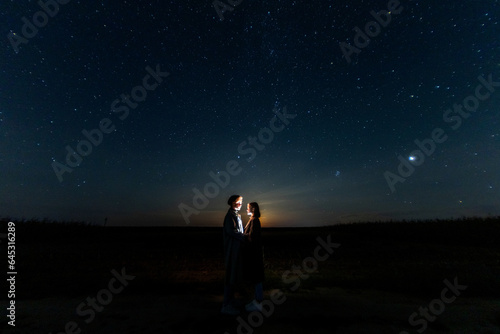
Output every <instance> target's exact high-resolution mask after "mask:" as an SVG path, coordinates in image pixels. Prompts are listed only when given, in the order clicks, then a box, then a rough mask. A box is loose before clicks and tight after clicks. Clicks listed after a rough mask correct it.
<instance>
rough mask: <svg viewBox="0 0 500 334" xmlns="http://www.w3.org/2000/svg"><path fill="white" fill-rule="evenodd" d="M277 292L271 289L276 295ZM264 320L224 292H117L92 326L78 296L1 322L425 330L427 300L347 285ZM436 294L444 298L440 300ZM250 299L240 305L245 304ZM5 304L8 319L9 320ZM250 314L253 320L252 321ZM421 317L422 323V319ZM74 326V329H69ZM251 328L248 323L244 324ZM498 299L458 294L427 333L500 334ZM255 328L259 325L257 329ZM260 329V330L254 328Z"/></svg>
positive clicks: (42, 327) (302, 296)
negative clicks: (229, 302)
mask: <svg viewBox="0 0 500 334" xmlns="http://www.w3.org/2000/svg"><path fill="white" fill-rule="evenodd" d="M271 293H272V291H266V293H265V297H266V298H270V295H271ZM285 296H286V299H285V300H284V301H283V303H282V304H280V305H275V304H273V306H274V309H273V310H271V311H268V312H267V317H266V316H265V315H258V314H253V318H252V316H251V315H249V314H248V313H242V314H241V316H240V317H230V316H223V315H221V314H220V313H219V311H220V307H221V303H222V295H213V294H207V293H203V292H201V293H200V294H198V293H188V294H186V293H184V294H182V295H181V294H173V295H155V294H145V295H141V294H137V293H135V294H127V293H126V292H123V293H121V294H119V295H116V296H115V297H114V298H113V300H112V301H111V302H110V303H109V304H108V305H106V306H105V308H104V309H103V310H102V312H96V315H95V318H94V319H93V320H92V321H90V322H89V323H88V324H87V323H86V322H85V320H86V319H87V320H88V319H89V318H88V317H82V316H79V315H77V313H76V308H77V306H78V305H79V304H80V303H82V301H84V300H85V299H86V298H87V296H81V297H75V298H72V299H66V300H63V299H60V298H45V299H40V300H20V301H18V303H17V304H18V305H17V318H16V326H15V328H13V327H11V326H7V321H6V320H3V321H2V328H3V329H4V330H3V333H30V334H33V333H52V334H56V333H57V334H59V333H75V334H79V333H95V334H99V333H103V334H104V333H106V334H110V333H123V334H126V333H130V334H132V333H137V334H143V333H226V332H227V333H247V334H248V333H339V334H344V333H345V334H347V333H356V334H363V333H366V334H369V333H401V332H404V331H406V332H408V333H419V332H418V331H417V330H421V329H422V326H421V325H419V326H411V325H410V324H409V322H408V318H409V316H410V315H411V314H412V313H413V312H417V311H418V309H419V307H420V306H422V307H425V306H428V305H429V303H430V300H429V299H421V298H417V297H409V296H405V295H401V294H395V293H388V292H380V291H370V290H347V289H341V288H316V289H314V290H305V289H299V290H298V291H297V292H293V293H292V292H287V293H286V294H285ZM437 297H438V296H437ZM243 302H244V300H241V303H243ZM5 309H6V303H5V302H3V303H2V313H3V314H2V318H3V319H6V317H5V315H6V314H5V313H6V311H5ZM249 316H250V318H249ZM417 319H423V318H422V317H419V318H417ZM69 322H74V323H75V324H76V325H74V328H70V329H69V330H68V331H65V326H66V325H67V323H69ZM243 322H244V323H245V325H242V323H243ZM499 323H500V300H485V299H478V298H467V297H466V296H460V297H458V298H457V299H456V300H455V301H454V302H452V303H450V304H447V305H446V307H445V309H444V311H443V312H442V313H441V314H440V315H439V316H438V317H437V319H436V320H434V321H433V322H428V328H427V329H426V330H425V331H421V332H425V333H428V334H432V333H464V334H465V333H500V327H499ZM251 324H253V325H251ZM254 326H255V327H254Z"/></svg>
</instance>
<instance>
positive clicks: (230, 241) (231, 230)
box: [223, 208, 245, 285]
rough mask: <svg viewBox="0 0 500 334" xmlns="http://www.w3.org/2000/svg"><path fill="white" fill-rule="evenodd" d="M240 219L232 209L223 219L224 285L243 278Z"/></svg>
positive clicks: (234, 282)
mask: <svg viewBox="0 0 500 334" xmlns="http://www.w3.org/2000/svg"><path fill="white" fill-rule="evenodd" d="M240 222H241V217H240V215H239V214H238V213H237V212H236V211H234V210H233V209H232V208H231V209H229V211H228V212H227V214H226V217H225V218H224V228H223V235H224V263H225V267H226V277H225V284H226V285H234V284H236V283H238V282H240V281H241V279H242V278H243V264H242V255H241V244H242V242H243V241H244V240H245V236H244V235H243V227H242V226H241V224H240Z"/></svg>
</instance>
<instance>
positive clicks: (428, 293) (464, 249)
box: [1, 218, 500, 334]
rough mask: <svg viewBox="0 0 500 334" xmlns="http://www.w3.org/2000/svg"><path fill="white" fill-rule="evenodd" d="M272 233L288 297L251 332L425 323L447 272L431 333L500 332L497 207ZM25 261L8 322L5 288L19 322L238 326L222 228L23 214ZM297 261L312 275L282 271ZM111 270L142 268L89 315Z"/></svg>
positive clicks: (378, 329)
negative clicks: (226, 302) (462, 214)
mask: <svg viewBox="0 0 500 334" xmlns="http://www.w3.org/2000/svg"><path fill="white" fill-rule="evenodd" d="M5 230H6V228H5V227H4V228H3V230H2V232H4V231H5ZM328 236H330V238H331V242H333V243H337V244H340V246H339V247H338V248H336V249H335V250H334V251H333V253H332V254H330V255H329V256H325V257H327V258H326V259H324V260H323V261H321V260H320V261H316V262H311V261H309V262H308V263H306V265H307V264H308V265H309V266H312V265H316V267H317V270H313V269H315V268H312V269H311V268H310V267H306V268H304V267H303V260H304V259H306V258H308V257H309V260H311V259H312V258H311V257H314V251H315V249H316V248H317V247H318V246H319V245H320V244H319V243H318V241H317V238H318V237H319V238H321V239H322V240H325V241H326V240H327V239H328ZM263 238H264V243H265V244H264V254H265V266H266V281H265V282H264V289H265V291H266V298H270V295H271V293H272V292H276V291H278V290H280V291H282V292H283V293H284V296H285V297H286V300H285V301H284V302H283V303H282V304H280V305H274V308H273V310H272V312H269V313H270V314H268V316H265V317H264V316H262V318H263V319H265V320H264V321H263V323H259V324H258V326H254V327H255V328H254V327H251V328H250V327H249V328H246V329H245V328H243V327H240V329H239V330H240V332H242V333H250V332H252V331H253V332H255V333H271V332H273V333H276V332H286V333H400V332H401V331H407V332H409V333H418V331H417V330H419V329H422V328H423V325H422V323H423V322H424V321H423V320H421V322H420V325H415V324H413V325H411V324H409V321H408V318H409V316H410V315H411V314H412V313H413V312H418V309H419V307H421V306H422V307H425V306H429V303H430V302H431V301H432V300H434V299H436V298H438V299H439V298H440V296H441V292H442V290H443V288H444V287H445V286H446V285H445V284H444V283H443V281H444V280H445V279H447V280H448V281H450V282H454V279H456V280H458V283H459V284H460V285H464V286H466V289H463V291H461V293H460V295H459V296H458V295H457V298H456V300H454V301H453V302H452V303H447V304H446V309H445V310H444V311H443V310H440V312H439V315H438V316H436V319H433V320H432V321H428V322H427V326H426V327H427V328H426V330H425V333H500V329H499V328H500V327H499V325H500V289H499V288H500V246H499V245H500V243H499V240H500V220H499V219H498V218H495V219H493V218H492V219H487V220H483V219H463V220H458V221H428V222H398V223H358V224H350V225H337V226H332V227H321V228H300V229H299V228H297V229H270V228H268V229H264V230H263ZM2 246H3V245H2ZM2 249H5V247H3V248H2ZM324 254H328V253H326V251H324V249H322V250H321V255H324ZM16 262H17V263H16V264H17V272H18V275H17V282H16V304H17V313H16V315H17V317H16V327H15V328H12V327H11V326H7V320H8V319H7V318H6V317H5V314H6V311H5V308H6V306H5V305H7V304H6V301H7V300H6V299H5V297H6V296H5V295H6V294H5V293H2V296H3V297H2V298H3V299H2V300H1V302H2V310H3V313H2V320H1V322H2V324H1V326H2V328H4V329H5V330H6V332H9V333H10V332H12V333H49V332H52V333H54V334H55V333H59V332H64V331H65V325H66V324H67V323H68V322H70V321H73V322H74V323H76V324H77V327H75V328H74V329H73V330H74V333H79V332H78V330H81V332H82V333H224V332H225V331H227V332H229V333H237V332H238V326H239V324H240V322H239V320H238V319H237V318H236V317H234V318H231V317H224V316H221V315H220V314H219V310H220V306H221V302H222V292H223V275H224V265H223V250H222V231H221V228H196V227H170V228H168V227H163V228H158V227H154V228H152V227H143V228H139V227H135V228H131V227H127V228H122V227H96V226H87V225H83V224H59V223H57V224H55V223H48V222H47V223H43V222H36V221H34V222H33V221H32V222H18V223H17V224H16ZM306 262H307V261H306ZM294 265H296V266H299V267H300V268H301V271H302V273H301V275H302V276H298V275H293V274H290V273H287V274H286V275H285V279H284V278H283V274H284V273H285V272H286V271H289V270H291V269H292V266H294ZM112 270H115V271H116V272H122V271H123V272H125V273H126V275H131V276H134V278H133V279H130V280H129V281H128V282H127V284H126V286H124V288H123V289H122V290H121V291H120V292H117V293H115V294H113V296H112V300H110V301H109V302H108V301H107V302H106V304H105V305H104V306H103V307H102V309H101V310H100V311H97V312H95V317H93V318H92V320H91V321H88V323H87V322H86V321H85V320H90V315H89V314H90V312H88V313H87V315H86V316H82V315H81V314H78V313H77V312H76V310H77V307H78V306H79V305H80V304H81V303H82V302H85V300H86V298H87V297H96V295H98V293H99V291H101V290H102V289H106V288H107V287H108V284H109V282H110V280H111V279H112V278H113V277H114V276H113V273H112V272H111V271H112ZM307 271H309V273H307ZM123 272H122V273H123ZM118 285H119V284H118V283H116V287H118ZM292 287H297V288H296V289H295V291H292V290H291V289H292ZM2 289H3V291H7V290H8V289H7V286H6V285H5V284H4V285H3V286H2ZM449 293H451V292H449ZM251 297H252V296H251V287H249V286H242V288H241V289H240V292H239V299H240V300H241V301H242V303H243V302H246V301H247V300H249V299H251ZM4 306H5V307H4ZM247 318H248V314H242V319H245V320H247ZM6 319H7V320H6ZM415 319H422V317H421V316H419V317H418V318H415ZM254 323H255V321H254ZM66 332H68V333H71V331H66Z"/></svg>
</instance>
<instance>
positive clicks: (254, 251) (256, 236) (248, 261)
mask: <svg viewBox="0 0 500 334" xmlns="http://www.w3.org/2000/svg"><path fill="white" fill-rule="evenodd" d="M245 235H247V242H246V243H245V247H244V252H243V254H244V255H243V266H244V275H245V278H246V279H248V280H250V281H251V282H252V283H262V282H263V281H264V255H263V252H262V236H261V225H260V220H259V218H251V219H250V220H249V221H248V223H247V226H245Z"/></svg>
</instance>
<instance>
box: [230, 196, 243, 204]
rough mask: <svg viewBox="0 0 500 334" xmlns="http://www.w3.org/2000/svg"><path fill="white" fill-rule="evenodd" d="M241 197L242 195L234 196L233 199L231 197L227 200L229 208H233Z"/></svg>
mask: <svg viewBox="0 0 500 334" xmlns="http://www.w3.org/2000/svg"><path fill="white" fill-rule="evenodd" d="M240 197H241V196H240V195H232V196H231V197H229V199H228V200H227V204H228V205H229V206H233V203H234V202H236V201H237V200H238V198H240Z"/></svg>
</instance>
